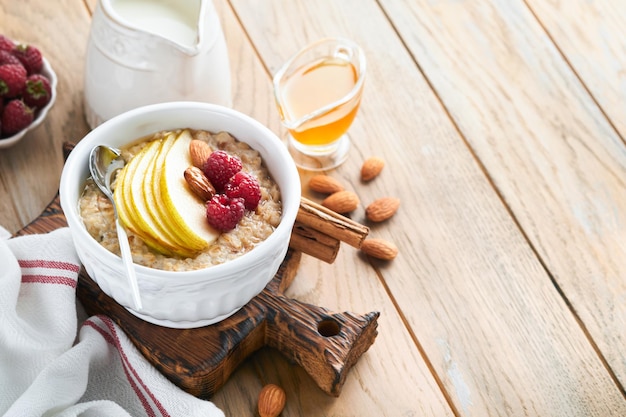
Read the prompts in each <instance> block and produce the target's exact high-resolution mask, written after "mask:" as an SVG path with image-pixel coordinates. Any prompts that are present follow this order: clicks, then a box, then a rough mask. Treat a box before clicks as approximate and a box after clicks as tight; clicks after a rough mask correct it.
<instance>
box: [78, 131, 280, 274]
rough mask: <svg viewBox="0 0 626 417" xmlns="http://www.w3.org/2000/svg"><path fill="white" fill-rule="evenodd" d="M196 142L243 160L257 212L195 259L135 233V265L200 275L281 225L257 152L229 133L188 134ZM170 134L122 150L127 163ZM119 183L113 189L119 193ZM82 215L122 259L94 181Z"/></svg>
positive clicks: (276, 194) (274, 190) (273, 189)
mask: <svg viewBox="0 0 626 417" xmlns="http://www.w3.org/2000/svg"><path fill="white" fill-rule="evenodd" d="M190 132H191V135H192V137H193V139H197V140H202V141H204V142H206V143H208V144H209V145H210V146H211V148H212V149H213V150H223V151H225V152H227V153H228V154H230V155H233V156H236V157H237V158H239V159H240V160H241V164H242V171H244V172H247V173H249V174H251V175H252V176H254V177H255V178H256V179H257V181H258V183H259V186H260V187H259V188H260V191H261V199H260V201H259V203H258V206H257V207H256V208H255V209H254V210H246V212H245V214H244V216H243V218H242V219H241V220H240V221H239V223H238V224H237V226H236V227H235V228H234V229H232V230H230V231H227V232H222V233H220V234H219V237H218V238H217V240H215V241H214V242H213V243H211V244H210V245H209V246H208V247H207V248H206V249H204V250H202V251H200V252H198V253H197V254H195V255H194V256H190V257H180V256H172V255H166V254H163V253H160V252H159V251H156V250H154V249H153V248H150V247H149V246H148V245H146V243H145V242H144V241H143V240H142V239H141V238H140V237H139V235H138V234H137V233H133V231H131V230H128V228H126V229H127V232H128V237H129V242H130V246H131V251H132V253H133V260H134V262H135V263H137V264H139V265H144V266H147V267H151V268H156V269H162V270H168V271H188V270H195V269H202V268H206V267H209V266H212V265H217V264H221V263H224V262H226V261H229V260H232V259H234V258H236V257H238V256H241V255H243V254H244V253H247V252H249V251H250V250H252V249H253V248H254V247H255V246H256V245H258V244H259V243H261V242H263V241H264V240H265V239H267V238H268V237H269V235H270V234H272V232H273V231H274V229H275V228H276V227H277V226H278V224H279V223H280V220H281V213H282V205H281V195H280V190H279V188H278V186H277V184H276V183H275V182H274V180H273V179H272V178H271V176H270V173H269V171H268V169H267V167H266V166H265V164H264V163H263V160H262V158H261V155H260V154H259V152H258V151H256V150H254V149H252V148H251V147H250V146H249V145H248V144H246V143H244V142H241V141H238V140H237V139H236V138H234V137H233V136H232V135H230V134H229V133H227V132H219V133H215V134H214V133H211V132H207V131H201V130H196V131H193V130H192V131H190ZM167 133H169V132H159V133H157V134H155V135H152V136H150V137H148V138H141V139H139V140H138V141H136V142H133V143H132V144H130V145H129V146H127V147H124V148H123V149H121V151H122V156H123V158H124V160H125V161H126V162H127V163H128V162H129V161H130V160H131V159H132V158H133V157H134V156H135V155H137V154H138V153H139V152H140V151H141V150H142V149H143V148H144V147H146V146H147V145H148V144H149V143H150V142H151V141H153V140H159V139H162V138H163V136H164V135H166V134H167ZM182 175H183V173H182V172H181V176H182ZM115 186H116V183H115V182H114V183H113V189H114V192H115ZM79 213H80V216H81V218H82V220H83V223H84V225H85V227H86V229H87V231H88V232H89V234H90V235H91V236H92V237H93V238H94V239H96V240H97V241H98V242H99V243H100V244H101V245H102V246H103V247H105V248H106V249H108V250H109V251H111V252H113V253H115V254H118V255H119V252H120V250H119V245H118V240H117V233H116V231H115V219H114V213H113V205H112V204H111V202H110V201H109V200H108V199H107V198H106V197H105V196H104V194H102V192H101V191H100V190H99V189H98V187H97V186H96V185H95V183H93V181H91V180H88V181H87V182H86V184H85V188H84V190H83V193H82V195H81V197H80V200H79Z"/></svg>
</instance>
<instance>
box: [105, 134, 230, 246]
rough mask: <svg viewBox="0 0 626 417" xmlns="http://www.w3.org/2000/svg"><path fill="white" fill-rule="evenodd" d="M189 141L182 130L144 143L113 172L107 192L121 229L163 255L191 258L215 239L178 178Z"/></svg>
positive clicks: (199, 204)
mask: <svg viewBox="0 0 626 417" xmlns="http://www.w3.org/2000/svg"><path fill="white" fill-rule="evenodd" d="M191 140H192V136H191V133H190V132H189V131H188V130H182V131H177V132H171V133H169V134H167V135H166V136H165V137H164V138H163V139H158V140H154V141H152V142H150V143H149V144H148V145H146V146H145V147H144V148H143V149H142V150H141V151H140V152H139V153H138V154H137V155H135V156H134V157H133V158H132V159H131V160H130V161H129V162H128V164H126V165H125V167H124V169H123V170H122V171H121V172H120V173H119V174H118V177H117V186H116V188H115V192H114V193H113V197H114V199H115V203H116V205H117V207H118V211H119V216H120V220H121V221H122V223H123V224H124V226H126V227H127V228H128V229H129V230H131V231H132V232H134V233H135V234H137V235H138V236H139V237H140V238H141V239H142V240H143V241H144V242H145V243H146V245H148V246H149V247H151V248H152V249H154V250H156V251H158V252H160V253H163V254H166V255H177V256H182V257H192V256H194V255H195V254H196V253H197V252H199V251H201V250H203V249H205V248H207V247H208V246H209V245H210V244H211V243H213V242H214V241H215V240H216V239H217V238H218V237H219V231H217V230H215V229H214V228H212V227H211V226H210V225H209V224H208V223H207V221H206V207H205V202H203V201H200V199H198V197H196V196H195V195H194V194H193V193H192V191H191V190H190V189H189V186H188V185H187V182H186V181H185V177H184V175H183V173H184V172H185V169H187V167H189V166H191V164H192V163H191V156H190V154H189V143H190V142H191Z"/></svg>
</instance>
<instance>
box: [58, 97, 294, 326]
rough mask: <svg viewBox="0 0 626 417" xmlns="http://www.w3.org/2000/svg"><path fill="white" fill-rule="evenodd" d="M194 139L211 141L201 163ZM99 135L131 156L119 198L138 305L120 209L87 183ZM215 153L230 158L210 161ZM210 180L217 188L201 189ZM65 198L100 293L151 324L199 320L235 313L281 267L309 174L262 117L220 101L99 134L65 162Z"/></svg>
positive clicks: (165, 108) (118, 185)
mask: <svg viewBox="0 0 626 417" xmlns="http://www.w3.org/2000/svg"><path fill="white" fill-rule="evenodd" d="M192 141H194V144H197V143H198V142H195V141H199V142H204V144H206V145H207V146H208V147H209V148H210V149H211V150H210V151H209V152H210V153H209V155H208V156H207V157H206V159H204V160H202V162H200V163H196V166H192V165H193V158H192V156H191V152H190V149H191V148H192V146H191V143H192ZM101 144H103V145H109V146H112V147H115V148H118V149H121V150H122V156H123V158H124V159H125V161H126V165H125V167H124V169H123V170H121V171H120V172H119V173H118V176H117V179H116V181H115V184H114V200H115V201H116V206H117V208H118V213H119V217H120V221H122V223H123V224H124V225H125V228H126V229H127V232H128V233H129V236H130V239H129V241H130V242H131V249H132V252H133V260H134V262H135V270H136V272H137V279H138V283H139V288H140V292H141V298H142V304H143V308H142V310H141V311H134V310H133V302H132V294H131V291H130V289H129V288H128V285H127V284H126V278H125V275H124V268H123V264H122V260H121V258H120V257H119V255H118V253H119V251H118V247H117V244H116V241H117V236H116V235H115V233H114V232H115V227H114V225H112V224H111V221H112V219H113V217H112V209H111V207H110V206H109V207H107V203H108V202H107V201H106V199H105V198H102V197H101V196H99V195H98V193H97V191H96V190H95V189H94V188H93V186H92V185H90V181H89V180H88V176H89V174H88V165H87V164H88V156H89V153H90V151H91V149H92V148H93V147H94V146H95V145H101ZM168 146H169V148H168ZM160 156H161V157H162V159H159V157H160ZM211 156H212V157H213V158H214V159H215V160H219V161H220V162H219V163H220V164H223V163H227V165H219V164H214V163H213V162H211V163H209V159H210V158H211ZM163 158H165V159H163ZM214 162H215V161H214ZM198 165H199V166H198ZM212 165H216V166H217V165H219V166H220V168H219V170H218V169H215V168H211V166H212ZM146 167H152V168H146ZM190 168H193V170H192V171H193V175H190V176H189V177H190V178H192V179H193V180H192V182H191V183H190V182H189V181H190V180H189V179H188V178H187V171H188V169H190ZM142 170H144V171H145V172H146V173H144V174H138V172H141V171H142ZM212 170H214V171H212ZM218 171H219V172H218ZM224 172H227V174H224ZM218 174H219V175H218ZM216 176H222V177H223V178H221V179H216ZM209 178H212V179H213V181H215V184H212V181H210V180H209ZM157 183H158V184H161V185H156V184H157ZM206 184H210V185H211V192H209V193H206V192H195V190H196V188H197V189H203V187H200V186H199V185H206ZM191 185H193V187H192V186H191ZM196 186H198V187H196ZM203 190H205V191H206V189H203ZM60 196H61V205H62V207H63V211H64V213H65V216H66V218H67V221H68V225H69V228H70V231H71V233H72V237H73V239H74V242H75V246H76V249H77V251H78V254H79V256H80V259H81V261H82V263H83V265H84V267H85V270H86V272H87V273H88V274H89V276H90V277H91V278H92V279H93V280H94V281H95V282H96V283H97V284H98V285H99V286H100V288H101V289H102V290H103V292H105V293H106V294H107V295H109V296H110V297H112V298H113V299H114V300H115V301H116V302H118V303H119V304H121V305H122V306H124V307H126V308H127V309H128V310H129V311H130V312H131V313H133V314H134V315H136V316H138V317H140V318H142V319H144V320H146V321H148V322H151V323H154V324H158V325H163V326H167V327H175V328H192V327H199V326H204V325H208V324H211V323H215V322H217V321H220V320H223V319H224V318H226V317H228V316H230V315H231V314H233V313H235V312H236V311H237V310H239V309H240V308H241V307H242V306H243V305H245V304H246V303H247V302H248V301H250V300H251V299H252V298H253V297H254V296H256V295H257V294H258V293H260V292H261V291H262V290H263V288H265V286H266V285H267V283H268V282H269V281H270V280H271V278H272V277H273V276H274V274H275V273H276V271H277V270H278V268H279V266H280V263H281V262H282V259H283V258H284V256H285V254H286V251H287V248H288V245H289V240H290V237H291V230H292V228H293V224H294V222H295V217H296V214H297V211H298V208H299V205H300V182H299V176H298V172H297V169H296V167H295V164H294V163H293V160H292V159H291V157H290V156H289V153H288V152H287V150H286V147H285V146H284V145H283V143H282V142H281V141H280V139H278V137H276V135H275V134H273V133H272V132H271V131H270V130H269V129H267V128H266V127H264V126H263V125H262V124H260V123H259V122H257V121H255V120H253V119H251V118H249V117H247V116H245V115H243V114H241V113H239V112H236V111H234V110H231V109H228V108H225V107H221V106H217V105H212V104H206V103H195V102H194V103H192V102H176V103H163V104H156V105H150V106H146V107H142V108H138V109H135V110H131V111H129V112H127V113H124V114H122V115H119V116H116V117H115V118H113V119H111V120H109V121H107V122H105V123H103V124H102V125H100V126H98V127H97V128H96V129H94V130H93V131H92V132H90V133H89V134H88V135H87V136H86V137H85V138H83V139H82V140H81V141H80V142H79V143H78V144H77V145H76V147H75V148H74V149H73V151H72V153H71V154H70V156H69V158H68V159H67V162H66V164H65V167H64V169H63V173H62V176H61V186H60ZM125 216H126V217H125ZM177 218H179V219H182V220H180V221H174V219H177Z"/></svg>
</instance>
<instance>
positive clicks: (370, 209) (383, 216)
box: [365, 197, 400, 222]
mask: <svg viewBox="0 0 626 417" xmlns="http://www.w3.org/2000/svg"><path fill="white" fill-rule="evenodd" d="M398 207H400V199H399V198H395V197H382V198H378V199H376V200H374V201H372V202H371V203H370V205H369V206H367V208H366V209H365V216H366V217H367V218H368V220H370V221H373V222H382V221H384V220H387V219H388V218H390V217H391V216H393V215H394V214H396V211H398Z"/></svg>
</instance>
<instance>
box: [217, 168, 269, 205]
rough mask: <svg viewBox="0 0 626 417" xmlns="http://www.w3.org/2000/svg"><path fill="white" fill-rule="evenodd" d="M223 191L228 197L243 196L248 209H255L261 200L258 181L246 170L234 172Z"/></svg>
mask: <svg viewBox="0 0 626 417" xmlns="http://www.w3.org/2000/svg"><path fill="white" fill-rule="evenodd" d="M224 193H225V194H226V195H227V196H228V197H230V198H237V197H240V198H243V200H244V202H245V205H246V209H248V210H254V209H256V207H257V206H258V205H259V201H261V187H260V186H259V182H258V181H257V179H256V178H255V177H254V176H252V175H250V174H248V173H247V172H242V171H239V172H238V173H236V174H235V175H234V176H233V177H232V178H231V179H230V181H229V182H228V184H226V186H225V187H224Z"/></svg>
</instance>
